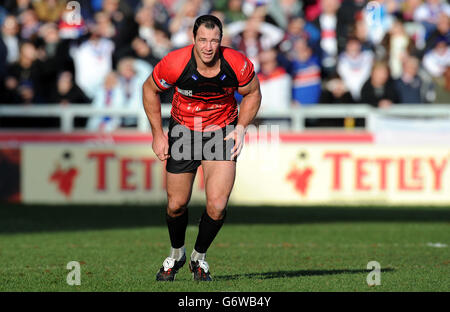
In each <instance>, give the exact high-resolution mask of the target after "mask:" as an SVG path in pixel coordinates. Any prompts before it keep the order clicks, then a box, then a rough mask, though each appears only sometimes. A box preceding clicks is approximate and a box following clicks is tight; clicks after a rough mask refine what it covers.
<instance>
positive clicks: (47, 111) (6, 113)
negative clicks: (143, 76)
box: [0, 104, 450, 133]
mask: <svg viewBox="0 0 450 312" xmlns="http://www.w3.org/2000/svg"><path fill="white" fill-rule="evenodd" d="M170 109H171V105H170V104H164V105H162V108H161V115H162V117H163V118H164V119H167V118H169V117H170ZM105 115H107V116H114V117H130V116H131V117H136V118H137V126H136V129H137V130H139V131H142V132H147V131H149V123H148V120H147V116H146V115H145V113H144V110H143V109H139V110H130V109H125V108H123V109H112V108H103V109H96V108H92V107H91V106H90V105H86V104H83V105H81V104H76V105H75V104H72V105H67V106H60V105H41V104H39V105H35V106H17V105H1V106H0V117H55V118H59V119H60V131H61V132H64V133H70V132H73V131H75V128H74V120H75V117H95V116H105ZM380 115H384V116H386V115H387V116H395V117H404V118H450V104H401V105H400V104H399V105H393V106H392V107H390V108H383V109H380V108H373V107H371V106H369V105H367V104H356V105H355V104H348V105H343V104H339V105H337V104H320V105H316V106H311V107H292V108H290V109H288V110H285V111H277V112H264V111H260V112H259V113H258V116H257V118H258V119H259V120H260V121H262V122H269V123H270V121H271V120H273V121H275V120H280V119H282V120H285V121H287V123H286V124H285V125H286V127H287V128H288V130H292V131H303V130H305V120H306V119H308V118H313V119H314V118H362V119H364V120H365V123H364V128H365V129H366V130H368V131H370V130H371V129H372V122H371V120H373V118H375V117H377V116H380ZM0 129H1V130H8V129H7V128H3V127H2V125H1V123H0Z"/></svg>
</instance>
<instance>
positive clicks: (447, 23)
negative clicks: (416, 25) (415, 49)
mask: <svg viewBox="0 0 450 312" xmlns="http://www.w3.org/2000/svg"><path fill="white" fill-rule="evenodd" d="M441 40H444V41H445V42H446V43H447V45H448V44H450V18H449V17H448V16H447V15H445V13H441V14H439V18H438V21H437V24H436V29H435V30H434V32H433V33H431V34H430V36H429V37H428V38H427V40H426V46H425V51H426V52H428V51H429V50H431V49H433V48H434V46H435V45H436V44H437V43H438V41H441Z"/></svg>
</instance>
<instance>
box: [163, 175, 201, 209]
mask: <svg viewBox="0 0 450 312" xmlns="http://www.w3.org/2000/svg"><path fill="white" fill-rule="evenodd" d="M194 179H195V172H183V173H170V172H167V176H166V189H167V199H168V202H169V207H168V209H177V208H180V207H183V206H185V205H187V204H188V202H189V200H190V198H191V194H192V185H193V183H194Z"/></svg>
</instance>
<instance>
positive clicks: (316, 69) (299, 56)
mask: <svg viewBox="0 0 450 312" xmlns="http://www.w3.org/2000/svg"><path fill="white" fill-rule="evenodd" d="M294 48H295V52H296V57H295V59H294V61H293V65H292V75H293V80H294V83H293V85H294V86H293V89H292V98H293V100H294V103H295V104H296V105H301V106H307V105H315V104H317V103H318V102H319V99H320V93H321V78H320V65H319V60H318V58H317V57H316V56H315V55H313V53H312V50H311V48H310V47H309V46H308V44H307V42H306V41H305V40H298V41H297V42H296V43H295V47H294Z"/></svg>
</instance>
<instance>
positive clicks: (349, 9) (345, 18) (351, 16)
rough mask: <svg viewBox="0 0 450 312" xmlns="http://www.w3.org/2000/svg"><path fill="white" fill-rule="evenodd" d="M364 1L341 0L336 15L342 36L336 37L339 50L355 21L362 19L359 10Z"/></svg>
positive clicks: (343, 46) (363, 6) (363, 5)
mask: <svg viewBox="0 0 450 312" xmlns="http://www.w3.org/2000/svg"><path fill="white" fill-rule="evenodd" d="M419 1H421V0H419ZM366 3H367V1H366V0H343V1H342V2H341V5H340V7H339V10H338V12H337V15H338V20H339V22H340V25H341V28H342V30H341V32H342V35H343V36H344V37H340V38H338V39H339V40H338V48H339V52H340V51H342V50H344V49H345V42H346V38H347V37H348V36H349V34H350V32H351V31H352V27H353V25H354V24H355V21H356V20H361V19H362V13H361V11H362V10H363V9H364V8H365V6H366Z"/></svg>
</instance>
